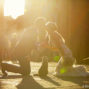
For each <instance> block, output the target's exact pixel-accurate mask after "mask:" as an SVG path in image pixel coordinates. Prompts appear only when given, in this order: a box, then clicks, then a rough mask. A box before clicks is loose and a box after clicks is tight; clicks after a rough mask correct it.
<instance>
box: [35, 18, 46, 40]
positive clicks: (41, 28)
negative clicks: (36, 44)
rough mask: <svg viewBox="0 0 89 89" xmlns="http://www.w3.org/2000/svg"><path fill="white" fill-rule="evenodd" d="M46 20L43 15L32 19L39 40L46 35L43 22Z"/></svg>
mask: <svg viewBox="0 0 89 89" xmlns="http://www.w3.org/2000/svg"><path fill="white" fill-rule="evenodd" d="M46 22H47V19H46V18H45V17H38V18H36V19H35V21H34V27H35V29H36V30H37V32H38V36H39V41H43V40H44V39H45V36H46V33H47V32H46V30H45V29H46V28H45V27H46V26H45V23H46Z"/></svg>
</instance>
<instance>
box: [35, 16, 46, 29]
mask: <svg viewBox="0 0 89 89" xmlns="http://www.w3.org/2000/svg"><path fill="white" fill-rule="evenodd" d="M46 22H47V19H46V18H45V17H37V18H36V19H35V21H34V25H35V26H36V27H37V28H38V29H43V28H44V27H45V23H46Z"/></svg>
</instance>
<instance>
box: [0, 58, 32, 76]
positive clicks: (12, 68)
mask: <svg viewBox="0 0 89 89" xmlns="http://www.w3.org/2000/svg"><path fill="white" fill-rule="evenodd" d="M18 61H19V64H20V66H17V65H14V64H8V63H1V66H2V72H3V73H5V72H6V71H8V72H14V73H20V74H22V75H29V74H30V71H31V69H30V61H28V60H27V59H24V58H21V59H18Z"/></svg>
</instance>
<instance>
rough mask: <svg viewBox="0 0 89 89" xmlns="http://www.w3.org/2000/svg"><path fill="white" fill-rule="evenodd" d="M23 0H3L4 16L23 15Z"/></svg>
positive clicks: (14, 16)
mask: <svg viewBox="0 0 89 89" xmlns="http://www.w3.org/2000/svg"><path fill="white" fill-rule="evenodd" d="M24 8H25V0H5V4H4V16H11V17H12V18H13V19H16V18H17V17H18V16H21V15H24Z"/></svg>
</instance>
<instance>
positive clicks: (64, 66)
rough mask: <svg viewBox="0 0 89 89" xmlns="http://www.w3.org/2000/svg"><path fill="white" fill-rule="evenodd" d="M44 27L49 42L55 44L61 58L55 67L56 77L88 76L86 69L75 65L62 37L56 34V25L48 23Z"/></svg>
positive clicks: (73, 58)
mask: <svg viewBox="0 0 89 89" xmlns="http://www.w3.org/2000/svg"><path fill="white" fill-rule="evenodd" d="M46 26H47V31H48V33H49V35H50V38H51V40H52V41H53V42H54V43H55V45H56V47H57V48H58V50H59V52H60V55H61V58H60V59H59V61H58V63H57V66H56V70H55V72H56V75H57V76H87V75H88V76H89V72H87V71H86V68H85V67H84V66H82V65H75V62H76V59H75V57H74V56H73V54H72V52H71V50H70V49H69V48H68V47H67V45H66V44H65V42H64V39H63V37H62V36H61V34H60V33H59V32H58V27H57V25H56V23H52V22H48V23H47V24H46Z"/></svg>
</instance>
